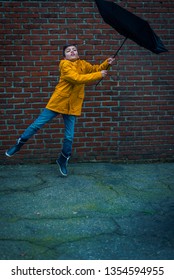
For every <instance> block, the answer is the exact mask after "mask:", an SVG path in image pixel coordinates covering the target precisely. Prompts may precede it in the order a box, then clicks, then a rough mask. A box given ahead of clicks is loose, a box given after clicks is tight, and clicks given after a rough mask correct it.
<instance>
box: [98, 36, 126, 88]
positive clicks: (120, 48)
mask: <svg viewBox="0 0 174 280" xmlns="http://www.w3.org/2000/svg"><path fill="white" fill-rule="evenodd" d="M126 40H127V37H125V38H124V40H123V42H122V44H121V46H120V47H119V49H118V50H117V51H116V53H115V54H114V55H113V57H114V58H115V57H116V56H117V54H118V52H119V51H120V49H121V48H122V46H123V45H124V43H125V42H126ZM109 67H110V65H108V67H107V68H106V70H107V69H108V68H109ZM102 80H103V78H102V79H100V81H98V83H97V84H96V86H95V87H97V86H98V84H99V83H100V82H101V81H102Z"/></svg>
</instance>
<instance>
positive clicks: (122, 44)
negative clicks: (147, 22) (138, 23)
mask: <svg viewBox="0 0 174 280" xmlns="http://www.w3.org/2000/svg"><path fill="white" fill-rule="evenodd" d="M126 40H127V37H126V38H124V40H123V42H122V44H121V46H120V47H119V49H118V50H117V51H116V53H115V54H114V56H113V57H116V56H117V54H118V52H119V50H120V49H121V48H122V46H123V45H124V43H125V42H126Z"/></svg>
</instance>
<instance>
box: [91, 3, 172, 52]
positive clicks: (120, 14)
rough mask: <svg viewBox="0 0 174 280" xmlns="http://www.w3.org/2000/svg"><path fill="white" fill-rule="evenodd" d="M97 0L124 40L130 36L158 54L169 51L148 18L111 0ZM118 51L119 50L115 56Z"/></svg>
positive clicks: (110, 23) (99, 7) (108, 22)
mask: <svg viewBox="0 0 174 280" xmlns="http://www.w3.org/2000/svg"><path fill="white" fill-rule="evenodd" d="M95 2H96V5H97V7H98V10H99V12H100V14H101V16H102V18H103V20H104V21H105V22H106V23H107V24H109V25H110V26H112V27H113V28H114V29H116V31H118V32H119V33H120V34H121V35H123V36H125V40H124V42H125V41H126V39H127V38H129V39H131V40H133V41H134V42H136V43H137V44H138V45H140V46H142V47H144V48H146V49H148V50H150V51H151V52H153V53H156V54H159V53H161V52H167V51H168V50H167V49H166V48H165V47H164V45H163V43H162V41H161V39H160V38H159V37H158V36H157V35H156V34H155V32H154V31H153V30H152V28H151V27H150V25H149V23H148V22H147V21H146V20H144V19H141V18H140V17H138V16H136V15H135V14H133V13H131V12H129V11H127V10H126V9H124V8H122V7H120V6H119V5H117V4H115V3H113V2H111V1H104V0H95ZM124 42H123V44H124ZM123 44H122V45H123ZM121 47H122V46H121ZM119 50H120V48H119ZM117 53H118V51H117V52H116V54H115V55H114V56H116V55H117Z"/></svg>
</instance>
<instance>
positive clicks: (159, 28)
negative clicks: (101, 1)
mask: <svg viewBox="0 0 174 280" xmlns="http://www.w3.org/2000/svg"><path fill="white" fill-rule="evenodd" d="M115 2H116V3H118V4H120V5H122V6H123V7H125V8H127V9H128V10H130V11H132V12H134V13H136V14H137V15H139V16H141V17H143V18H144V19H146V20H148V21H149V22H150V25H151V26H152V28H153V29H154V30H155V32H156V33H157V34H158V35H159V36H160V37H161V39H162V41H163V43H164V44H165V46H166V47H167V48H168V50H169V52H168V53H163V54H160V55H156V54H152V53H151V52H150V51H147V50H145V49H143V48H141V47H139V46H137V45H136V44H135V43H134V42H132V41H130V40H127V42H126V43H125V45H124V47H123V48H122V50H121V51H120V52H119V55H118V56H117V63H116V64H115V65H114V66H113V67H112V68H111V70H110V72H109V73H110V75H109V76H108V77H107V78H106V79H104V80H103V81H102V83H100V85H99V86H98V87H97V89H95V86H94V85H89V86H87V87H86V98H85V102H84V106H83V113H82V116H81V117H79V118H78V121H77V125H76V130H75V141H74V148H73V157H72V160H74V161H110V160H111V161H151V160H152V161H156V160H163V161H165V160H173V158H174V52H173V51H174V29H173V26H174V17H173V14H174V2H173V1H172V0H170V1H168V0H165V1H163V0H162V1H159V0H152V1H149V0H144V1H137V0H127V1H115ZM0 30H1V34H0V40H1V43H0V44H1V48H0V56H1V66H0V98H1V119H0V133H1V137H0V138H1V139H0V142H1V163H2V164H13V163H29V162H30V163H31V162H41V163H44V162H47V163H49V162H55V158H56V157H57V154H58V153H59V151H60V149H61V143H62V137H63V122H62V118H61V117H58V118H56V119H54V120H53V121H52V122H51V123H49V124H48V125H46V126H45V127H44V128H43V129H42V130H41V131H40V132H39V133H38V134H37V135H35V136H34V137H33V138H32V139H30V140H29V142H28V144H27V145H26V146H25V147H24V148H23V149H22V150H21V152H20V153H18V154H17V155H16V156H15V157H13V158H10V159H9V158H6V157H5V156H4V151H5V150H6V149H7V148H8V147H9V146H11V145H12V144H13V143H14V142H15V141H16V139H17V138H18V136H19V135H20V134H21V133H22V132H23V130H24V129H25V128H26V127H27V126H28V125H29V124H30V123H31V122H32V121H33V120H34V119H35V118H36V117H37V115H38V114H39V113H40V111H41V110H42V109H43V108H44V107H45V104H46V103H47V101H48V99H49V97H50V96H51V94H52V92H53V90H54V87H55V86H56V84H57V82H58V79H59V72H58V63H59V60H60V59H61V58H62V47H63V45H64V44H66V43H76V44H77V45H78V46H79V53H80V56H81V58H83V59H86V60H88V61H89V62H91V63H94V62H95V63H100V62H102V61H103V60H104V59H105V58H107V57H109V56H111V55H113V54H114V53H115V51H116V50H117V48H118V47H119V45H120V44H121V42H122V40H123V37H122V36H121V35H119V34H118V33H117V32H116V31H114V30H113V29H112V28H110V27H109V26H108V25H107V24H105V23H104V22H103V20H102V19H101V17H100V15H99V12H98V10H97V8H96V5H95V3H94V1H91V0H89V1H87V0H85V1H82V0H81V1H78V0H75V1H63V0H62V1H1V2H0Z"/></svg>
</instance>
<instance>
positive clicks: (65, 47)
mask: <svg viewBox="0 0 174 280" xmlns="http://www.w3.org/2000/svg"><path fill="white" fill-rule="evenodd" d="M72 46H73V47H76V49H77V46H76V45H74V44H69V45H65V46H64V47H63V56H64V57H65V50H66V49H67V48H68V47H72Z"/></svg>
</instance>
